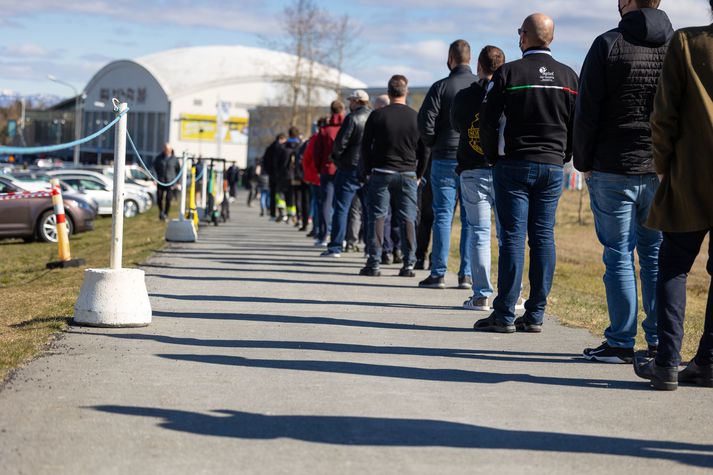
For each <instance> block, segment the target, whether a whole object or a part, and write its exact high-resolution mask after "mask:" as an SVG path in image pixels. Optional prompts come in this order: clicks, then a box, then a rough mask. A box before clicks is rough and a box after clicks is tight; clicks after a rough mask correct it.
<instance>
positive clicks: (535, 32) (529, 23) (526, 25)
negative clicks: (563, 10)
mask: <svg viewBox="0 0 713 475" xmlns="http://www.w3.org/2000/svg"><path fill="white" fill-rule="evenodd" d="M522 35H524V36H525V40H526V41H525V42H524V44H525V45H526V49H527V48H533V47H543V46H544V47H547V46H550V44H551V43H552V41H554V39H555V22H554V20H552V18H550V17H549V16H547V15H545V14H544V13H533V14H532V15H530V16H529V17H527V18H525V21H524V22H523V23H522Z"/></svg>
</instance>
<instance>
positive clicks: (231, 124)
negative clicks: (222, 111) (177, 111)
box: [179, 114, 248, 144]
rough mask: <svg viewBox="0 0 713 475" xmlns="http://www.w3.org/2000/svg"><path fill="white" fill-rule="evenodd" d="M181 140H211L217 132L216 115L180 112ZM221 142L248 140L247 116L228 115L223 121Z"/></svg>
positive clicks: (243, 142)
mask: <svg viewBox="0 0 713 475" xmlns="http://www.w3.org/2000/svg"><path fill="white" fill-rule="evenodd" d="M179 120H180V121H181V140H200V141H206V142H213V141H215V139H216V133H217V128H218V126H217V117H216V116H214V115H199V114H181V116H180V119H179ZM223 130H224V131H225V135H224V136H223V143H226V144H245V143H247V140H248V118H247V117H228V118H227V120H225V121H224V122H223Z"/></svg>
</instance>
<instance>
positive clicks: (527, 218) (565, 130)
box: [474, 13, 579, 333]
mask: <svg viewBox="0 0 713 475" xmlns="http://www.w3.org/2000/svg"><path fill="white" fill-rule="evenodd" d="M554 28H555V25H554V21H552V19H551V18H550V17H548V16H546V15H543V14H541V13H536V14H534V15H530V16H529V17H527V18H526V19H525V21H524V22H523V24H522V27H521V28H519V29H518V34H519V35H520V49H521V50H522V52H523V58H522V59H520V60H517V61H513V62H511V63H507V64H505V65H503V66H502V67H501V68H500V69H498V71H497V72H496V73H495V75H494V76H493V80H492V81H491V82H490V84H488V89H487V95H486V97H485V105H484V108H483V112H482V119H481V125H480V134H481V139H482V141H483V150H484V151H485V156H486V157H488V158H489V159H491V160H492V159H493V158H495V157H498V158H497V162H496V164H495V169H494V171H493V183H494V186H495V201H496V203H497V206H498V218H499V219H500V238H501V239H500V240H501V244H500V257H499V261H498V296H497V297H496V299H495V301H494V303H493V307H494V312H493V313H492V314H491V315H490V316H489V317H488V318H485V319H483V320H479V321H477V322H476V323H475V326H474V327H475V329H476V330H479V331H491V332H499V333H512V332H514V331H516V329H517V330H518V331H525V332H540V331H542V321H543V318H544V314H545V307H546V305H547V297H548V295H549V293H550V289H551V288H552V278H553V276H554V271H555V260H556V258H555V240H554V226H555V212H556V211H557V204H558V202H559V198H560V196H561V194H562V183H563V167H564V163H565V162H568V161H570V160H571V159H572V127H573V122H574V108H575V102H576V97H577V87H578V82H579V80H578V78H577V74H576V73H575V72H574V71H572V69H570V68H569V67H567V66H565V65H564V64H562V63H559V62H557V61H555V59H554V58H553V57H552V53H551V52H550V49H549V45H550V43H552V41H553V39H554ZM503 114H504V115H505V121H506V125H505V130H504V139H505V149H504V153H505V155H504V156H502V157H501V156H499V147H498V146H499V142H500V133H499V131H500V125H501V118H502V116H503ZM527 237H529V244H530V273H529V278H530V296H529V298H528V299H527V302H525V315H524V316H522V317H520V318H518V319H517V320H516V319H515V305H516V303H517V299H518V297H519V295H520V286H521V283H522V273H523V268H524V264H525V262H524V261H525V241H526V238H527Z"/></svg>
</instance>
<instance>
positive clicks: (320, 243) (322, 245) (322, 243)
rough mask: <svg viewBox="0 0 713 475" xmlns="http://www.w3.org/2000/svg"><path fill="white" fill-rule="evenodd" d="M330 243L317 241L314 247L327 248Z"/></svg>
mask: <svg viewBox="0 0 713 475" xmlns="http://www.w3.org/2000/svg"><path fill="white" fill-rule="evenodd" d="M328 245H329V243H327V241H315V242H314V247H327V246H328Z"/></svg>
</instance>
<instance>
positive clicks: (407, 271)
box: [399, 267, 416, 277]
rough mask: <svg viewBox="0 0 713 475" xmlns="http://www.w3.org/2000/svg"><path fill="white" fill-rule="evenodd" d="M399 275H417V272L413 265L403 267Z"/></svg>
mask: <svg viewBox="0 0 713 475" xmlns="http://www.w3.org/2000/svg"><path fill="white" fill-rule="evenodd" d="M399 277H416V273H415V272H414V271H413V268H411V267H402V268H401V270H400V271H399Z"/></svg>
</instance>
